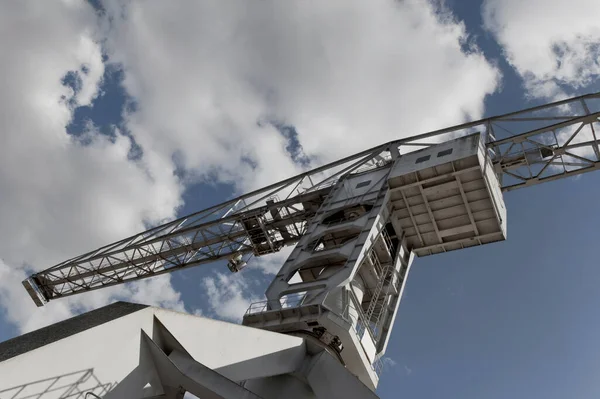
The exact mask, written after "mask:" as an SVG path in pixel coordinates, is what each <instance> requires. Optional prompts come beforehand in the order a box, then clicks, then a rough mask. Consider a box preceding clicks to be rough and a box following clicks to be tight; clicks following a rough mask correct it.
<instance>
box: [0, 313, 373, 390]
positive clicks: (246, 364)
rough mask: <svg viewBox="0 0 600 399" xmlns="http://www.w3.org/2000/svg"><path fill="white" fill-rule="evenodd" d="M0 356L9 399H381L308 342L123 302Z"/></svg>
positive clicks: (7, 346)
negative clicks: (185, 398) (185, 397)
mask: <svg viewBox="0 0 600 399" xmlns="http://www.w3.org/2000/svg"><path fill="white" fill-rule="evenodd" d="M99 319H100V321H99ZM40 341H45V342H44V344H43V345H38V344H39V342H40ZM115 343H119V345H118V346H115ZM216 344H218V349H217V350H215V345H216ZM0 349H3V350H4V351H5V352H8V353H3V354H2V356H1V357H0V359H2V360H3V361H2V362H0V398H2V399H27V398H29V399H32V398H35V399H50V398H53V399H54V398H56V399H58V398H63V399H65V398H82V399H83V398H86V397H100V395H102V396H101V397H103V398H106V399H115V398H165V399H168V398H178V399H180V398H182V397H183V395H184V393H185V392H190V393H192V394H194V395H195V396H197V397H199V398H202V399H217V398H240V399H241V398H248V399H251V398H252V399H254V398H291V399H296V398H333V397H339V395H343V397H345V398H376V396H375V394H373V393H372V392H371V391H370V390H369V389H368V388H367V387H365V386H364V385H363V384H361V383H360V382H359V381H358V380H357V379H356V378H354V377H353V376H352V375H351V374H350V373H348V371H347V370H346V369H345V368H344V367H343V366H342V365H341V364H340V363H339V361H337V359H334V358H333V357H332V356H331V355H329V354H328V353H327V352H326V351H324V350H323V348H322V347H321V346H320V345H317V344H314V343H312V342H311V341H310V340H306V339H303V338H299V337H294V336H291V335H284V334H276V333H272V332H268V331H264V330H258V329H254V328H248V327H244V326H240V325H237V324H232V323H225V322H221V321H216V320H210V319H206V318H203V317H198V316H192V315H187V314H182V313H178V312H173V311H168V310H163V309H158V308H152V307H146V306H142V305H134V304H128V303H123V302H118V303H115V304H113V305H109V306H107V307H105V308H101V309H98V310H96V311H92V312H90V313H87V314H84V315H82V316H79V317H76V318H74V319H70V320H67V321H65V322H61V323H57V324H55V325H53V326H49V327H46V328H44V329H42V330H38V331H36V332H34V333H30V334H26V335H24V336H22V337H18V338H15V339H13V340H11V341H7V342H5V343H3V344H0ZM10 352H12V353H10ZM11 355H12V356H11ZM323 376H325V377H327V379H323V378H322V377H323ZM88 392H90V393H94V394H95V395H97V396H92V395H87V396H86V394H87V393H88Z"/></svg>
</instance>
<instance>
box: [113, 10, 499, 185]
mask: <svg viewBox="0 0 600 399" xmlns="http://www.w3.org/2000/svg"><path fill="white" fill-rule="evenodd" d="M111 4H112V7H114V10H113V11H112V12H113V13H114V14H115V20H114V22H113V25H112V30H111V31H110V33H109V37H110V38H111V40H109V42H108V43H109V48H110V50H111V51H110V55H111V57H112V60H113V61H117V62H122V63H123V65H124V68H125V71H126V78H125V87H126V88H127V90H128V91H129V93H130V94H131V95H133V96H134V97H135V98H136V99H137V100H138V101H139V110H138V111H137V112H135V113H134V114H132V115H130V117H129V128H130V129H131V131H132V132H133V133H134V135H136V138H137V139H138V141H139V142H140V144H141V145H142V146H143V147H144V149H152V151H156V152H157V153H161V154H162V157H163V158H164V159H167V158H168V159H170V157H171V156H172V154H173V153H174V152H178V155H179V156H180V158H181V159H182V160H183V161H182V162H183V163H184V165H185V166H187V167H188V168H195V169H197V170H199V171H201V172H203V173H206V172H208V171H212V172H216V173H217V176H218V177H219V178H221V179H227V180H230V181H234V182H235V183H236V185H237V187H238V189H240V190H247V189H249V188H251V187H258V186H260V185H263V184H266V183H268V182H273V181H276V180H277V179H280V178H283V177H287V176H289V175H291V174H292V173H295V172H297V171H298V169H299V167H298V166H297V165H294V163H293V162H292V161H291V160H290V159H289V156H287V154H286V152H285V151H284V148H285V146H286V141H285V140H284V139H283V138H282V137H281V135H280V134H279V133H278V132H277V131H276V130H275V129H274V128H272V127H271V126H270V125H265V124H262V127H261V126H259V125H258V124H257V121H259V120H263V121H264V120H265V119H268V118H276V119H278V120H281V121H285V122H286V123H289V124H291V125H294V126H295V127H296V128H297V131H298V135H299V140H300V143H301V144H302V146H303V148H304V152H305V153H306V154H307V155H308V156H309V157H311V158H312V159H313V162H314V163H320V162H324V161H328V160H333V159H335V158H337V157H339V156H341V155H342V154H348V153H351V152H354V151H357V150H360V149H364V148H365V147H367V146H372V145H373V144H375V143H379V142H383V141H386V140H389V139H392V138H397V137H402V136H407V135H410V134H416V133H419V132H421V131H423V130H427V129H431V128H434V127H443V126H445V125H448V124H452V123H457V122H461V121H462V120H463V119H464V118H465V117H479V116H480V115H481V113H482V107H483V102H482V100H483V98H484V96H485V95H486V94H489V93H491V92H492V91H493V90H494V89H495V87H496V84H497V79H498V71H497V70H496V69H495V68H494V67H492V66H491V65H490V64H489V63H488V62H487V61H486V60H485V59H484V57H483V56H482V55H481V54H480V53H479V52H477V51H475V50H473V51H470V52H469V53H468V54H466V53H465V52H463V51H462V47H461V45H462V44H463V43H464V42H466V41H467V40H468V38H467V35H466V32H465V28H464V25H463V24H461V23H457V22H456V21H454V20H453V19H452V18H451V16H450V15H449V14H448V13H446V12H443V11H440V12H437V13H436V12H435V10H434V9H433V8H432V7H433V6H431V5H430V4H428V3H426V2H418V3H413V4H408V3H400V2H392V1H383V0H380V1H375V2H364V1H350V2H348V1H338V2H320V1H301V2H277V1H264V2H259V3H258V4H253V5H252V6H251V7H250V6H249V5H248V4H247V3H245V2H233V3H223V2H209V1H201V2H190V3H185V4H181V5H179V6H178V7H172V6H171V5H170V4H169V3H164V2H156V1H155V2H145V3H143V4H142V3H138V2H132V3H129V2H123V3H111ZM123 8H124V9H125V10H126V11H125V12H122V9H123ZM110 11H111V7H109V12H110ZM119 15H125V19H123V18H119ZM157 26H160V27H161V29H155V28H156V27H157ZM138 135H139V136H140V137H138ZM248 160H250V162H249V163H250V164H252V165H253V166H254V167H251V166H250V165H249V163H248V162H247V161H248Z"/></svg>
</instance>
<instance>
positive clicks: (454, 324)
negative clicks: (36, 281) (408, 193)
mask: <svg viewBox="0 0 600 399" xmlns="http://www.w3.org/2000/svg"><path fill="white" fill-rule="evenodd" d="M597 15H600V2H598V1H597V0H571V1H569V2H564V1H558V0H528V1H523V0H484V1H483V2H481V1H476V0H468V1H462V0H460V1H459V0H447V1H446V2H441V3H440V2H437V1H436V2H427V1H425V0H409V1H396V2H394V1H387V0H372V1H364V0H362V1H359V0H329V1H313V0H306V1H297V2H281V1H267V0H265V1H260V2H252V3H248V2H245V1H229V2H222V1H195V2H194V1H182V2H179V3H177V4H176V5H174V4H173V3H172V2H159V1H144V2H139V1H133V2H130V1H126V0H122V1H119V0H115V1H100V0H96V1H90V2H85V1H76V0H64V1H59V0H53V1H38V2H35V1H20V2H16V1H13V2H11V1H5V2H0V50H1V51H2V54H3V55H4V58H3V62H2V63H0V74H2V76H4V78H3V79H2V80H0V87H1V90H0V104H1V107H0V340H4V339H7V338H10V337H13V336H15V335H18V334H20V333H22V332H27V331H31V330H33V329H36V328H39V327H41V326H43V325H46V324H49V323H52V322H56V321H59V320H62V319H64V318H67V317H70V316H72V315H74V314H77V313H80V312H82V311H86V310H90V309H93V308H96V307H99V306H102V305H104V304H107V303H110V302H111V301H114V300H115V299H125V300H131V301H137V302H142V303H148V304H155V305H159V306H162V307H168V308H173V309H178V310H185V311H187V312H193V313H197V314H203V315H207V316H210V317H218V318H224V319H227V320H232V321H239V320H240V318H241V315H242V314H243V312H244V310H245V309H246V307H247V306H248V304H249V303H250V302H252V301H256V300H260V299H261V298H262V293H263V291H264V289H265V287H266V285H267V284H268V283H269V281H270V279H271V278H272V275H273V273H274V272H275V271H276V270H277V269H278V265H279V264H281V262H282V261H283V259H285V256H284V255H285V254H283V255H281V254H279V255H276V256H274V257H271V258H269V259H265V260H263V261H262V262H260V263H255V264H254V265H252V267H250V268H249V269H250V270H248V271H245V272H244V273H242V274H241V275H235V276H233V275H230V274H228V272H226V270H224V267H223V266H222V265H213V266H205V267H203V268H198V269H196V270H188V271H184V272H180V273H176V274H174V275H172V276H162V277H160V278H154V279H150V280H145V281H142V282H140V283H138V284H132V285H130V286H127V287H117V288H114V289H109V290H104V291H102V290H101V291H95V292H93V293H89V294H87V295H81V296H76V297H72V298H69V299H65V300H60V301H56V302H54V303H50V304H49V305H48V306H46V307H44V308H42V309H37V308H35V306H34V305H33V303H32V302H31V300H30V299H29V298H28V297H27V295H26V293H25V291H24V290H23V288H22V285H21V281H22V280H23V279H24V278H25V276H26V275H27V274H28V273H30V272H31V271H34V270H41V269H44V268H47V267H49V266H51V265H53V264H55V263H57V262H59V261H61V260H64V259H66V258H70V257H72V256H74V255H77V254H79V253H82V252H85V251H87V250H90V249H93V248H95V247H98V246H101V245H103V244H106V243H108V242H111V241H114V240H117V239H119V238H122V237H124V236H127V235H130V234H133V233H136V232H138V231H141V230H143V229H144V227H145V226H148V225H153V224H157V223H160V222H161V221H165V220H168V219H172V218H174V217H176V216H177V215H180V216H181V215H183V214H186V213H189V212H191V211H194V210H199V209H202V208H204V207H207V206H210V205H213V204H215V203H218V202H221V201H223V200H225V199H228V198H231V196H232V195H235V194H240V193H243V192H245V191H248V190H250V189H254V188H258V187H260V186H262V185H265V184H268V183H272V182H275V181H277V180H279V179H282V178H285V177H288V176H290V175H292V174H295V173H298V172H299V171H302V170H303V169H305V168H306V167H313V166H318V165H320V164H323V163H325V162H327V161H331V160H334V159H336V158H338V157H341V156H344V155H349V154H351V153H353V152H355V151H358V150H361V149H364V148H365V147H371V146H373V145H375V144H378V143H381V142H385V141H388V140H391V139H393V138H400V137H406V136H410V135H414V134H417V133H421V132H424V131H428V130H432V129H435V128H441V127H445V126H447V125H453V124H458V123H461V122H463V121H466V120H472V119H478V118H480V117H482V116H491V115H494V114H498V113H503V112H508V111H512V110H516V109H519V108H523V107H527V106H531V105H535V104H539V103H542V102H546V101H551V100H554V99H558V98H562V97H565V96H572V95H578V94H583V93H587V92H592V91H600V81H599V80H598V77H599V75H600V25H598V22H597ZM265 119H268V120H276V121H278V122H279V123H280V124H281V125H286V126H290V127H293V128H292V129H288V130H286V131H282V130H281V129H277V128H276V127H274V126H273V125H271V124H264V123H259V122H260V121H263V120H265ZM599 183H600V176H596V175H594V174H590V175H585V176H582V177H580V178H578V179H569V180H565V181H560V182H556V183H551V184H547V185H543V186H538V187H535V188H531V189H527V190H524V191H517V192H514V193H510V194H507V195H506V202H507V206H508V210H509V223H508V230H509V233H508V235H509V240H508V241H507V242H504V243H501V244H493V245H490V246H486V247H482V248H476V249H471V250H465V251H459V252H455V253H449V254H445V255H440V256H437V257H429V258H425V259H419V260H417V262H416V263H415V267H413V271H412V275H411V279H410V280H409V284H408V288H407V290H406V297H405V298H404V300H403V303H402V305H401V310H400V313H399V317H398V319H397V321H396V327H395V330H394V334H393V335H392V342H391V344H390V348H389V352H388V357H389V360H387V361H386V369H385V372H384V375H383V378H382V381H381V384H380V389H379V394H380V396H381V397H382V398H392V397H397V396H398V394H399V393H400V392H402V393H403V394H406V395H409V396H410V397H415V398H430V397H439V396H441V395H444V396H450V397H463V398H480V397H487V398H506V397H542V396H543V397H545V398H557V399H558V398H561V399H562V398H564V397H571V396H573V397H580V398H592V397H594V398H596V397H598V395H599V394H600V383H598V380H599V379H598V375H600V346H598V345H597V342H596V340H597V337H598V336H599V334H600V316H599V315H598V312H597V310H596V306H595V304H596V303H598V301H600V293H598V292H597V291H598V290H597V289H596V287H597V286H598V283H600V271H598V270H596V266H597V261H596V254H597V251H595V247H596V246H597V237H596V236H595V234H596V231H597V229H596V227H597V202H596V200H595V199H596V198H598V196H599V195H600V185H599Z"/></svg>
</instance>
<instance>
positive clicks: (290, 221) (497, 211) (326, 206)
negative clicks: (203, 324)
mask: <svg viewBox="0 0 600 399" xmlns="http://www.w3.org/2000/svg"><path fill="white" fill-rule="evenodd" d="M599 117H600V93H594V94H588V95H585V96H580V97H575V98H571V99H567V100H562V101H558V102H554V103H550V104H545V105H541V106H537V107H533V108H529V109H526V110H522V111H517V112H512V113H509V114H505V115H501V116H496V117H492V118H487V119H483V120H479V121H474V122H469V123H465V124H462V125H458V126H453V127H450V128H445V129H441V130H437V131H433V132H430V133H426V134H422V135H419V136H413V137H409V138H405V139H399V140H394V141H391V142H388V143H385V144H382V145H379V146H376V147H373V148H370V149H368V150H365V151H362V152H360V153H358V154H355V155H352V156H349V157H346V158H343V159H341V160H338V161H336V162H333V163H330V164H328V165H325V166H322V167H319V168H316V169H313V170H310V171H307V172H304V173H302V174H300V175H298V176H295V177H292V178H289V179H286V180H284V181H281V182H278V183H275V184H272V185H270V186H268V187H265V188H262V189H259V190H256V191H254V192H251V193H249V194H245V195H242V196H240V197H238V198H235V199H233V200H230V201H227V202H225V203H223V204H219V205H216V206H214V207H211V208H209V209H206V210H203V211H200V212H197V213H195V214H192V215H189V216H186V217H183V218H180V219H177V220H174V221H172V222H169V223H166V224H164V225H161V226H157V227H154V228H152V229H150V230H148V231H145V232H143V233H140V234H137V235H134V236H132V237H129V238H126V239H123V240H121V241H118V242H116V243H113V244H110V245H107V246H105V247H102V248H99V249H97V250H94V251H92V252H89V253H86V254H84V255H81V256H78V257H75V258H73V259H70V260H67V261H65V262H62V263H60V264H58V265H56V266H54V267H51V268H49V269H47V270H44V271H41V272H39V273H36V274H34V275H32V276H31V277H30V278H28V279H27V280H25V281H24V282H23V285H24V287H25V289H26V290H27V292H28V293H29V295H30V296H31V298H32V299H33V301H34V302H35V303H36V305H38V306H43V305H44V304H45V303H46V302H48V301H51V300H55V299H58V298H61V297H66V296H70V295H74V294H78V293H83V292H87V291H91V290H95V289H100V288H103V287H107V286H112V285H117V284H122V283H126V282H129V281H133V280H137V279H141V278H147V277H151V276H155V275H159V274H164V273H170V272H173V271H176V270H181V269H184V268H188V267H193V266H197V265H200V264H205V263H210V262H215V261H223V263H225V262H226V263H227V267H228V268H229V269H230V270H231V271H232V272H239V271H241V270H242V269H243V268H244V267H245V265H246V263H247V262H248V261H249V259H250V258H251V257H253V256H263V255H266V254H270V253H274V252H277V251H279V250H281V248H283V247H284V246H287V245H294V248H293V250H292V252H291V254H290V255H289V257H288V258H287V260H286V261H285V262H284V263H283V265H282V267H281V269H280V270H279V272H278V273H277V274H276V276H275V277H274V279H273V281H272V282H271V284H270V285H269V287H268V289H267V291H266V300H265V301H263V302H259V303H254V304H252V305H251V306H250V308H249V309H248V310H247V312H246V314H245V315H244V317H243V322H242V324H243V326H246V327H251V328H252V331H256V330H260V331H264V333H265V334H275V335H269V336H270V337H275V336H283V335H284V336H286V337H289V339H292V338H293V339H295V340H300V341H297V342H302V343H303V345H304V351H305V352H302V356H300V358H302V359H303V360H298V362H299V363H297V364H296V363H294V364H295V365H294V366H293V367H291V366H290V367H291V368H290V367H287V366H285V367H284V366H281V369H280V371H279V373H278V372H271V374H268V373H267V374H264V375H260V376H259V377H257V376H256V375H257V374H252V376H253V377H252V378H251V377H250V375H249V374H248V375H236V377H235V378H230V379H232V383H233V384H234V385H235V386H236V387H240V386H241V387H242V388H243V395H247V396H243V397H264V398H271V397H284V396H285V397H290V398H295V397H298V398H301V397H325V396H327V395H331V394H332V391H331V390H329V391H328V390H327V389H331V387H330V388H327V387H326V386H327V384H326V383H325V381H336V382H337V383H338V384H342V385H345V386H346V387H347V389H348V392H346V393H345V395H346V396H345V397H375V395H374V393H373V392H374V391H375V389H376V388H377V384H378V381H379V373H378V372H379V365H380V359H381V358H382V356H383V355H384V353H385V351H386V346H387V344H388V341H389V339H390V334H391V330H392V328H393V325H394V322H395V319H396V315H397V312H398V307H399V304H400V299H401V298H402V292H403V289H404V287H405V284H406V282H407V278H408V273H409V270H410V268H411V265H412V263H413V259H414V257H415V256H416V257H421V256H429V255H435V254H440V253H443V252H447V251H452V250H458V249H464V248H468V247H472V246H478V245H483V244H488V243H492V242H497V241H502V240H505V239H506V237H507V235H506V234H507V211H506V208H505V205H504V199H503V192H508V191H511V190H514V189H519V188H525V187H529V186H532V185H535V184H539V183H543V182H547V181H553V180H557V179H560V178H564V177H568V176H573V175H577V174H581V173H585V172H588V171H593V170H596V169H598V168H599V165H600V147H599V144H600V141H599V140H598V137H597V134H596V131H597V129H598V125H599V123H600V122H599V119H598V118H599ZM440 259H442V258H440ZM155 317H156V315H155ZM164 317H165V318H168V317H167V316H164ZM159 319H160V318H159ZM153 323H154V324H153V325H154V327H153V332H154V333H153V336H152V338H149V337H148V336H147V335H144V334H142V338H141V339H142V341H143V342H146V343H147V345H150V346H148V347H152V348H154V349H152V350H154V352H152V350H150V349H148V353H149V355H148V356H149V357H152V356H159V354H157V353H158V352H156V351H157V350H159V349H160V350H161V351H164V353H166V354H167V355H168V354H169V353H176V354H177V353H178V354H179V355H177V356H179V357H177V356H175V357H174V359H175V360H177V359H178V360H177V362H179V363H177V362H176V361H175V360H174V359H171V360H172V361H173V363H174V364H175V365H177V366H178V367H177V369H178V370H180V371H181V373H180V374H177V376H176V377H173V376H171V377H170V378H167V377H164V375H166V374H165V373H166V372H165V371H164V370H165V369H164V367H166V366H164V367H163V366H156V365H157V364H159V363H160V362H158V361H155V362H154V364H155V367H156V369H157V370H158V371H156V373H157V374H158V375H159V376H160V378H159V379H160V380H161V381H162V385H161V387H162V388H160V389H158V388H157V389H158V391H160V392H158V391H157V392H158V393H159V394H161V395H165V396H161V397H165V398H171V397H178V396H177V395H180V394H181V392H183V391H189V392H193V393H195V394H197V395H198V393H197V392H204V393H205V396H206V397H213V396H208V395H207V394H206V392H207V391H202V389H201V387H202V386H204V387H205V388H206V387H207V386H210V381H212V380H210V378H208V377H206V376H207V375H208V374H206V373H209V374H210V372H213V373H216V374H217V376H214V375H213V377H214V378H220V377H219V376H221V377H223V375H221V374H222V373H221V374H219V373H218V372H216V371H214V370H212V369H211V368H210V367H208V368H207V370H204V369H202V370H204V374H202V373H200V372H198V370H200V368H199V367H201V363H202V362H199V361H198V359H195V356H192V355H191V354H190V353H187V354H185V348H183V346H182V345H180V344H179V343H177V339H176V337H175V334H171V332H169V330H170V328H169V327H168V326H167V325H166V324H163V323H162V322H161V320H155V321H154V322H153ZM238 327H239V326H238ZM239 328H243V327H239ZM223 339H225V338H223ZM240 339H242V338H241V337H240ZM286 339H288V338H286ZM144 340H145V341H144ZM150 341H153V342H155V344H156V345H155V346H156V348H159V349H156V348H155V347H154V346H152V344H151V343H148V342H150ZM290 342H291V341H290ZM294 342H296V341H294ZM219 344H220V345H225V342H222V343H219ZM140 351H142V350H141V349H140ZM173 351H176V352H173ZM267 352H269V349H268V348H266V349H265V353H267ZM269 353H270V352H269ZM290 356H291V355H290ZM294 356H295V355H294ZM168 357H169V358H170V357H171V356H168ZM292 357H293V356H292ZM153 359H155V358H154V357H153ZM289 361H290V360H289V357H286V360H285V361H283V360H281V359H279V360H277V361H275V360H272V359H270V360H269V359H267V360H265V362H266V363H265V365H264V366H261V367H266V368H269V367H271V366H273V364H271V363H269V362H280V363H277V364H280V365H281V364H283V363H286V362H289ZM141 362H142V356H141V354H140V364H141ZM157 362H158V363H157ZM186 362H187V363H186ZM194 362H196V363H194ZM281 362H283V363H281ZM267 363H268V364H267ZM269 364H270V366H269ZM286 364H287V363H286ZM193 365H196V366H193ZM161 367H162V368H161ZM194 367H196V368H194ZM203 367H204V366H203ZM0 368H1V363H0ZM161 370H162V371H161ZM185 370H187V371H185ZM308 370H312V373H313V374H311V371H308ZM314 370H320V372H319V373H318V375H316V374H315V373H314ZM242 374H243V373H242ZM259 374H260V373H259ZM170 375H171V374H170ZM173 375H174V374H173ZM207 378H208V379H207ZM223 378H224V377H223ZM165 381H166V382H165ZM190 381H191V382H190ZM124 383H125V382H122V383H121V384H124ZM125 384H126V383H125ZM194 384H197V385H194ZM357 384H358V385H357ZM159 385H160V384H159ZM226 385H227V382H223V385H222V386H226ZM121 386H122V385H121ZM199 387H200V388H199ZM0 388H2V387H0ZM176 388H177V389H178V390H177V389H176ZM161 389H162V391H161ZM169 389H175V391H169ZM206 389H208V388H206ZM211 389H212V388H211ZM214 389H215V390H216V391H218V388H214ZM223 389H225V388H223ZM231 389H232V390H231V391H226V392H229V393H226V392H225V391H224V392H225V393H223V392H222V393H217V394H215V395H216V396H214V397H223V398H225V397H227V398H228V397H242V396H239V395H242V393H240V392H242V391H239V392H238V391H235V390H236V389H237V388H233V387H232V388H231ZM209 390H210V389H209ZM234 391H235V392H237V393H235V394H234V393H232V392H234ZM0 392H1V391H0ZM111 392H113V393H112V396H111ZM114 392H118V390H117V391H114V390H113V391H110V392H108V393H107V394H106V396H105V397H107V398H109V397H119V396H115V394H114ZM132 392H133V391H132ZM140 392H141V391H140ZM211 392H213V391H211ZM155 393H156V392H155ZM136 395H138V396H139V397H142V394H141V393H136ZM228 395H229V396H228ZM231 395H234V396H231ZM235 395H238V396H235ZM253 395H254V396H253ZM311 395H312V396H311Z"/></svg>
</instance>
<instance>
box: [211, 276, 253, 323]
mask: <svg viewBox="0 0 600 399" xmlns="http://www.w3.org/2000/svg"><path fill="white" fill-rule="evenodd" d="M202 289H203V291H204V292H205V294H206V296H207V299H208V306H209V308H210V310H211V312H212V313H214V314H215V315H217V316H218V317H219V318H221V319H225V320H229V321H235V322H239V321H241V320H242V317H243V316H244V313H245V312H246V310H247V309H248V307H249V306H250V304H252V303H255V302H260V301H263V300H264V297H260V296H258V295H256V294H255V293H254V290H253V287H252V286H251V285H250V284H249V283H248V281H246V280H245V279H244V276H243V275H241V274H239V273H236V274H230V273H227V274H226V273H220V272H216V273H215V274H214V276H213V277H206V278H204V279H203V280H202Z"/></svg>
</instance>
